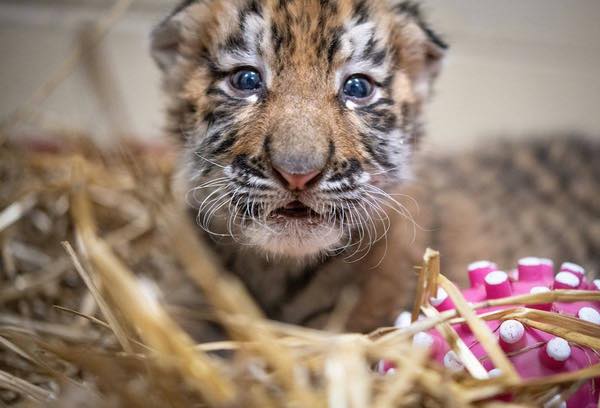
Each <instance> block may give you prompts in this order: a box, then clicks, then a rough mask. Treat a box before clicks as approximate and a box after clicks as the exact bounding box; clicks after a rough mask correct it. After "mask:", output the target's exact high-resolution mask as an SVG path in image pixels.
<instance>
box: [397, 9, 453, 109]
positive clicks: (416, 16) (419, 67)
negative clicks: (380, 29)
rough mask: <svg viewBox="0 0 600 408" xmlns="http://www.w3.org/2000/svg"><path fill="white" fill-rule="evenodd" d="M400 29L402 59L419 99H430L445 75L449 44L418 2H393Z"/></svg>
mask: <svg viewBox="0 0 600 408" xmlns="http://www.w3.org/2000/svg"><path fill="white" fill-rule="evenodd" d="M390 1H391V4H392V9H393V11H394V13H395V15H396V18H397V20H398V23H399V27H400V38H401V39H400V41H399V42H400V47H399V48H400V55H401V60H402V61H403V63H404V66H405V68H406V69H407V71H408V73H409V75H410V76H411V77H412V79H413V81H414V83H415V85H416V86H415V88H416V91H417V93H418V94H419V95H418V96H419V97H421V98H423V99H426V98H427V97H428V96H429V94H430V93H431V86H432V84H433V81H434V80H435V78H436V77H437V76H438V74H439V73H440V71H441V68H442V63H443V60H444V57H445V56H446V52H447V50H448V44H447V43H446V42H445V41H444V40H443V39H442V38H441V37H440V36H439V35H438V34H437V33H436V32H435V31H433V29H431V27H430V26H429V24H427V22H426V21H425V19H424V17H423V14H422V12H421V9H420V7H419V4H418V3H416V2H414V1H398V0H390Z"/></svg>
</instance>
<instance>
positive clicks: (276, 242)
mask: <svg viewBox="0 0 600 408" xmlns="http://www.w3.org/2000/svg"><path fill="white" fill-rule="evenodd" d="M242 234H243V236H244V238H245V239H244V241H245V242H248V243H249V244H251V245H252V246H255V247H257V248H259V249H260V250H262V251H264V252H266V253H267V254H270V255H276V256H282V257H286V258H298V259H299V260H303V259H309V258H313V257H317V256H321V255H326V254H330V253H331V252H333V251H336V250H338V249H341V248H340V247H341V246H342V245H343V244H342V242H343V238H344V233H343V231H342V229H341V228H339V226H336V225H332V224H328V223H326V222H325V221H321V220H318V221H317V220H312V221H311V220H294V219H292V220H285V221H270V222H269V221H267V222H266V223H263V222H262V221H261V222H258V221H254V222H251V223H250V225H249V226H247V227H245V228H244V229H243V231H242Z"/></svg>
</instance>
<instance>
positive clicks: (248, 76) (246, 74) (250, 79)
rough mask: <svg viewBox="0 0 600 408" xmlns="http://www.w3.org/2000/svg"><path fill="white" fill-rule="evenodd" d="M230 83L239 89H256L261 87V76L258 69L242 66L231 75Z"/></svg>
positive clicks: (249, 90)
mask: <svg viewBox="0 0 600 408" xmlns="http://www.w3.org/2000/svg"><path fill="white" fill-rule="evenodd" d="M231 85H232V86H233V87H234V88H235V89H238V90H240V91H245V92H252V91H257V90H259V89H260V88H262V78H261V76H260V73H259V72H258V71H256V70H254V69H250V68H244V69H240V70H239V71H237V72H236V73H234V74H233V75H232V77H231Z"/></svg>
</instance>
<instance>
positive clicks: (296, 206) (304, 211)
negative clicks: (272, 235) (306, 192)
mask: <svg viewBox="0 0 600 408" xmlns="http://www.w3.org/2000/svg"><path fill="white" fill-rule="evenodd" d="M269 216H270V217H271V218H274V219H285V218H295V219H301V220H318V219H320V218H321V214H319V213H317V212H316V211H314V210H313V209H312V208H310V207H309V206H307V205H306V204H304V203H303V202H302V201H299V200H295V201H292V202H290V203H288V204H287V205H286V206H285V207H281V208H278V209H276V210H275V211H273V212H272V213H271V214H270V215H269Z"/></svg>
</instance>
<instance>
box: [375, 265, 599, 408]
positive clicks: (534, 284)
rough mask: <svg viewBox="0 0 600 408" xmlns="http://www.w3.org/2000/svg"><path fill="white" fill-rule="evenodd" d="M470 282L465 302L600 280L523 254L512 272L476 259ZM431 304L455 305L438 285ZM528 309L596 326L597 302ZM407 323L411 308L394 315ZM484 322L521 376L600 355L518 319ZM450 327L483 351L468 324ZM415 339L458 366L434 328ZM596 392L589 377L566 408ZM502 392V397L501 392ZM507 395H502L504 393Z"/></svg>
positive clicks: (591, 285) (593, 286) (571, 367)
mask: <svg viewBox="0 0 600 408" xmlns="http://www.w3.org/2000/svg"><path fill="white" fill-rule="evenodd" d="M468 273H469V280H470V283H471V286H470V287H469V288H468V289H464V290H463V291H462V292H463V295H464V296H465V298H466V299H467V300H468V301H469V302H473V303H475V302H479V301H482V300H486V299H498V298H504V297H507V296H512V295H520V294H529V293H532V294H534V293H542V292H548V291H551V290H553V289H585V290H600V281H599V280H595V281H592V282H588V281H587V280H586V277H585V270H584V269H583V268H582V267H581V266H579V265H576V264H573V263H570V262H566V263H564V264H562V266H561V267H560V270H559V271H558V273H557V274H556V275H555V274H554V264H553V262H552V261H551V260H549V259H540V258H533V257H530V258H523V259H521V260H520V261H519V262H518V266H517V269H516V270H515V271H513V272H512V273H510V274H509V273H506V272H502V271H499V270H498V267H497V265H496V264H494V263H493V262H489V261H479V262H475V263H472V264H471V265H469V268H468ZM430 303H431V305H432V306H434V307H435V308H436V309H437V310H438V311H440V312H442V311H445V310H449V309H453V308H454V305H453V303H452V301H451V299H450V298H449V297H448V295H447V293H446V292H445V291H444V290H442V289H441V288H440V289H439V290H438V293H437V296H436V297H435V298H432V299H430ZM528 307H530V308H535V309H539V310H545V311H551V312H555V313H560V314H566V315H570V316H574V317H577V318H579V319H583V320H585V321H587V322H590V323H593V324H598V325H600V302H575V303H561V302H554V303H550V304H540V305H530V306H528ZM497 309H502V308H498V307H496V308H490V309H480V310H478V311H477V313H484V312H489V311H492V310H497ZM409 324H410V313H408V312H404V313H402V314H401V315H400V316H398V319H397V320H396V326H397V327H406V326H408V325H409ZM487 324H488V326H489V327H490V329H491V330H492V332H494V333H495V334H496V336H497V337H498V343H499V345H500V347H501V348H502V350H504V351H505V352H506V353H507V355H508V357H509V359H510V360H511V361H512V363H513V365H514V367H515V369H516V370H517V372H518V373H519V374H520V375H521V377H523V378H536V377H543V376H548V375H553V374H557V373H559V372H565V371H575V370H579V369H582V368H585V367H589V366H590V365H593V364H597V363H598V362H599V361H600V358H599V357H598V355H597V354H596V353H594V351H592V350H590V349H586V348H584V347H580V346H578V345H576V344H569V342H567V341H566V340H564V339H562V338H558V337H554V336H552V335H550V334H548V333H545V332H542V331H540V330H537V329H534V328H531V327H527V326H525V325H523V324H522V323H520V322H518V321H516V320H506V321H504V322H500V321H489V322H487ZM454 329H455V330H456V331H457V333H458V334H459V336H460V337H461V338H462V339H463V341H464V342H465V344H466V345H467V346H468V347H469V348H470V349H471V351H472V352H473V353H474V355H475V356H476V357H478V358H480V359H481V358H482V357H484V356H485V354H486V353H485V351H484V350H483V348H482V347H481V345H480V344H479V343H478V341H477V339H476V338H475V336H474V335H473V333H472V332H471V330H470V329H469V327H468V326H467V325H466V324H459V325H455V326H454ZM413 344H414V345H415V346H419V347H427V348H428V349H429V350H430V352H431V355H432V356H433V358H435V359H436V360H437V361H438V362H439V363H440V364H443V365H444V366H445V367H446V368H448V369H450V370H451V371H462V370H463V369H464V368H463V365H462V363H461V361H460V360H459V359H458V357H457V356H456V354H455V353H454V352H453V351H451V350H450V348H449V347H448V345H447V344H446V341H445V340H444V338H443V337H442V336H441V335H440V334H439V333H438V332H437V331H436V330H432V331H430V332H427V333H426V332H422V333H418V334H417V335H415V336H414V338H413ZM482 364H483V366H484V367H485V368H486V370H488V372H489V374H490V376H491V377H494V376H498V375H500V372H499V370H498V369H495V368H494V367H493V365H492V363H491V361H490V360H489V359H485V358H484V359H482ZM379 370H380V371H381V372H382V373H388V372H390V370H393V365H391V364H389V363H385V362H382V363H381V364H380V366H379ZM599 394H600V379H598V378H597V379H595V380H590V381H588V382H586V383H585V384H584V385H582V386H581V387H580V388H579V390H578V391H577V392H576V393H575V394H574V395H572V396H571V398H569V400H568V401H567V403H566V405H565V404H563V405H562V406H563V407H568V408H591V407H597V404H598V398H599ZM505 397H506V396H505ZM502 399H505V398H502Z"/></svg>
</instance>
